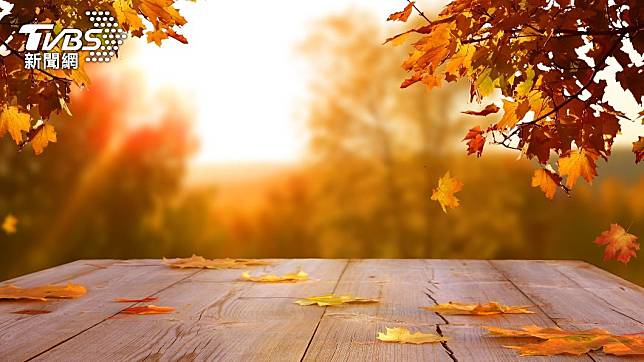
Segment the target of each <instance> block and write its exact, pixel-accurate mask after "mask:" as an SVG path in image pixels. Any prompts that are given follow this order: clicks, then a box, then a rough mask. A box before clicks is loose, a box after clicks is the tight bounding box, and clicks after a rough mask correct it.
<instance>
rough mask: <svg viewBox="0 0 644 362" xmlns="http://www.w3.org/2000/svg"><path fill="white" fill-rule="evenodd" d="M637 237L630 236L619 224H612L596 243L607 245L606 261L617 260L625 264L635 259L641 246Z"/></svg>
mask: <svg viewBox="0 0 644 362" xmlns="http://www.w3.org/2000/svg"><path fill="white" fill-rule="evenodd" d="M636 240H637V236H635V235H632V234H629V233H628V232H626V230H624V228H623V227H621V226H620V225H618V224H610V228H609V229H608V230H606V231H604V232H602V233H601V234H600V235H599V236H598V237H597V238H596V239H595V241H594V243H595V244H597V245H606V249H604V260H617V261H620V262H622V263H624V264H626V263H628V262H629V261H630V260H631V258H632V257H634V256H635V255H636V253H637V251H638V250H640V244H639V243H637V242H636Z"/></svg>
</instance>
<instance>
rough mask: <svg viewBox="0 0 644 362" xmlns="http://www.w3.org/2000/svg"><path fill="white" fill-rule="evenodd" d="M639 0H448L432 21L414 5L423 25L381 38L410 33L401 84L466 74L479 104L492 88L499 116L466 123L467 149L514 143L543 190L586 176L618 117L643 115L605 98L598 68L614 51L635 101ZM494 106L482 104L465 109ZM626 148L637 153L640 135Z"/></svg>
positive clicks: (643, 152) (642, 99)
mask: <svg viewBox="0 0 644 362" xmlns="http://www.w3.org/2000/svg"><path fill="white" fill-rule="evenodd" d="M413 7H415V5H414V3H413V2H410V3H409V4H408V5H407V7H405V9H404V10H403V11H401V12H399V13H394V14H392V15H391V16H390V17H389V19H388V20H397V21H406V20H407V18H408V17H409V14H410V13H411V11H412V9H413ZM643 7H644V5H643V3H642V1H640V0H616V1H609V0H594V1H590V0H575V1H572V2H570V1H565V2H564V1H556V0H501V1H497V0H454V1H452V2H451V3H450V4H449V5H447V6H446V7H445V8H444V9H443V10H442V12H440V13H439V15H438V18H437V19H436V20H433V21H432V20H429V18H427V17H425V15H424V14H423V13H422V12H420V11H419V13H420V15H421V16H422V17H423V18H425V20H426V21H427V25H425V26H421V27H418V28H413V29H411V30H408V31H406V32H403V33H401V34H398V35H396V36H394V37H392V38H390V39H388V40H387V42H388V43H392V44H394V45H398V44H401V43H403V42H404V41H406V40H407V39H409V38H410V36H411V35H413V34H420V38H419V39H417V40H416V41H415V42H414V43H413V44H412V45H411V51H410V53H409V56H408V58H407V59H405V61H404V63H403V64H402V67H403V69H404V70H405V71H407V72H408V73H409V74H410V77H409V78H408V79H405V80H404V81H403V82H402V85H401V87H402V88H405V87H408V86H410V85H412V84H414V83H423V84H425V85H426V86H427V87H429V88H430V89H431V88H433V87H438V86H440V85H441V84H442V83H443V82H454V81H457V80H458V79H461V78H466V79H468V80H469V81H470V84H471V87H470V101H477V102H479V103H480V102H482V101H483V100H484V99H485V98H486V97H496V96H497V94H498V91H500V93H501V95H502V103H503V104H502V109H503V116H502V117H501V118H500V120H499V121H498V122H496V123H494V124H492V125H490V126H488V127H481V126H477V127H474V128H472V129H471V130H470V131H469V132H468V134H467V135H466V136H465V141H467V147H468V154H477V155H478V156H481V154H482V153H483V149H484V146H485V144H486V141H491V143H495V144H500V145H503V146H504V147H507V148H511V149H514V150H517V151H519V152H521V153H522V154H524V155H525V156H526V157H527V158H529V159H534V160H536V161H537V162H538V163H539V164H540V165H541V166H542V168H541V169H538V170H537V171H536V172H535V175H534V178H533V180H532V184H533V186H535V187H539V188H541V189H542V190H543V192H544V193H545V194H546V196H547V197H549V198H552V197H554V194H555V192H556V190H557V188H561V189H563V190H564V191H566V192H568V191H569V190H570V189H571V188H573V187H574V185H575V184H576V182H577V180H578V179H579V178H580V177H583V178H584V179H585V180H586V181H587V182H591V181H592V180H593V178H594V177H595V176H596V175H597V172H596V162H597V160H598V159H599V158H603V159H605V160H607V159H608V157H609V156H610V154H611V149H612V146H613V142H614V139H615V137H616V136H617V134H618V133H619V132H620V130H621V124H620V122H638V123H641V122H643V119H644V111H642V112H640V114H639V115H636V116H633V115H630V117H631V118H629V116H627V115H626V114H625V110H624V109H618V108H616V106H615V107H614V106H611V105H610V104H608V103H607V101H606V100H605V98H604V95H605V93H606V90H607V82H606V80H603V79H599V78H600V77H598V73H600V72H601V71H602V70H605V69H606V68H607V66H608V63H607V61H608V60H609V59H611V58H614V59H615V60H616V62H617V63H618V64H619V66H620V67H621V70H619V71H618V72H617V73H616V77H615V78H616V81H617V82H618V83H619V84H620V85H621V87H622V88H623V89H624V90H628V91H629V92H630V93H631V94H632V95H633V97H634V98H635V101H636V102H637V104H638V105H640V106H644V83H642V81H641V80H642V76H643V75H644V70H643V69H642V66H641V64H640V63H638V64H636V60H635V59H636V57H637V56H638V55H640V56H641V54H643V53H644V11H642V9H643ZM629 47H632V48H633V49H632V50H631V51H628V50H625V49H628V48H629ZM634 53H637V54H634ZM580 54H582V56H580ZM500 110H501V107H498V106H496V105H494V104H489V105H487V106H486V107H485V108H484V109H483V110H481V111H468V112H465V113H467V114H471V115H476V116H486V115H488V114H492V113H497V112H499V111H500ZM633 117H635V118H636V119H632V118H633ZM633 152H634V153H635V161H636V162H640V161H642V159H643V158H644V137H640V138H639V140H638V141H637V142H635V143H634V144H633ZM564 177H565V178H566V180H565V182H564V181H563V179H564Z"/></svg>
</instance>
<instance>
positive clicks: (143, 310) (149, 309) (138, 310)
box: [121, 304, 174, 315]
mask: <svg viewBox="0 0 644 362" xmlns="http://www.w3.org/2000/svg"><path fill="white" fill-rule="evenodd" d="M171 312H174V308H172V307H158V306H156V305H152V304H150V305H144V306H142V307H130V308H125V309H123V310H122V311H121V313H123V314H138V315H145V314H167V313H171Z"/></svg>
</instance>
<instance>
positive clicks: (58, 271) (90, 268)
mask: <svg viewBox="0 0 644 362" xmlns="http://www.w3.org/2000/svg"><path fill="white" fill-rule="evenodd" d="M114 262H115V261H114V260H94V261H86V260H78V261H74V262H71V263H67V264H63V265H59V266H57V267H54V268H50V269H45V270H42V271H38V272H35V273H31V274H28V275H24V276H20V277H17V278H13V279H10V280H7V281H4V282H2V283H0V285H5V284H14V285H17V286H19V287H36V286H40V285H46V284H67V283H68V282H70V281H73V280H74V279H76V278H80V277H81V276H84V275H88V274H90V273H93V272H95V271H97V270H100V269H104V268H106V267H108V266H110V265H111V264H113V263H114ZM46 307H47V304H45V303H41V302H25V301H11V300H5V301H2V303H0V330H2V329H4V328H6V327H8V326H11V325H13V324H14V323H15V322H16V321H19V320H23V319H24V318H25V316H24V315H17V314H14V313H12V312H15V311H19V310H21V309H46Z"/></svg>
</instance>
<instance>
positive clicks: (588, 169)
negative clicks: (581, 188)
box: [559, 149, 599, 189]
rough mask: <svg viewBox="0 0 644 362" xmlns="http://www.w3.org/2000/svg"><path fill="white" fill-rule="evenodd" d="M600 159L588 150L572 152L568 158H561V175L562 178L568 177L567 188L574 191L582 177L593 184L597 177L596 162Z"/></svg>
mask: <svg viewBox="0 0 644 362" xmlns="http://www.w3.org/2000/svg"><path fill="white" fill-rule="evenodd" d="M598 158H599V155H597V153H595V152H593V151H587V150H586V149H580V150H574V151H571V152H570V154H569V155H568V156H566V157H562V158H560V159H559V173H560V174H561V175H562V176H568V178H567V179H566V186H567V187H568V188H569V189H572V188H573V187H574V186H575V183H577V179H578V178H579V177H580V176H581V177H583V178H584V179H586V181H587V182H588V183H591V182H592V180H593V178H594V177H595V176H597V170H596V169H597V165H596V164H595V161H597V159H598Z"/></svg>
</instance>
